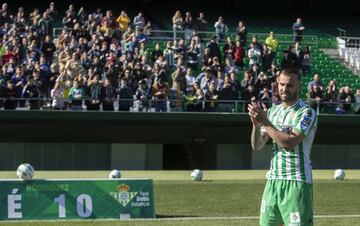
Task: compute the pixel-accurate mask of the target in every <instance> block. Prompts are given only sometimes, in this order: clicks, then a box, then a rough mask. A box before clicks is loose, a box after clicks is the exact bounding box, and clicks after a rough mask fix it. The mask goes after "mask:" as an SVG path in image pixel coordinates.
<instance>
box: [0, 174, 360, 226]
mask: <svg viewBox="0 0 360 226" xmlns="http://www.w3.org/2000/svg"><path fill="white" fill-rule="evenodd" d="M333 172H334V171H333V170H314V185H313V187H314V211H315V224H314V225H321V226H325V225H326V226H328V225H329V226H332V225H342V226H346V225H360V170H346V179H345V180H344V181H337V180H335V179H333ZM108 173H109V172H108V171H36V172H35V177H34V178H38V179H43V178H48V179H50V178H107V176H108ZM265 173H266V171H265V170H236V171H235V170H233V171H204V180H203V181H201V182H193V181H191V179H190V171H123V172H122V177H124V178H152V179H153V180H154V195H155V211H156V215H157V219H155V220H128V221H123V220H122V221H119V220H111V221H108V220H96V221H94V220H92V221H90V220H84V221H39V222H24V221H23V222H0V224H1V225H29V226H32V225H33V226H40V225H41V226H45V225H46V226H48V225H49V226H53V225H54V226H55V225H56V226H60V225H61V226H70V225H71V226H73V225H74V226H76V225H79V226H80V225H81V226H82V225H86V226H89V225H91V226H93V225H103V226H105V225H126V226H127V225H145V226H155V225H160V226H162V225H175V226H177V225H195V226H198V225H246V226H252V225H258V221H259V220H258V219H257V217H258V215H259V208H260V198H261V194H262V191H263V188H264V185H265V183H266V180H265ZM15 177H16V175H15V171H11V172H9V171H3V172H0V178H1V179H13V178H15ZM244 217H249V218H244Z"/></svg>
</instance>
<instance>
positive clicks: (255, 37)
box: [249, 36, 263, 54]
mask: <svg viewBox="0 0 360 226" xmlns="http://www.w3.org/2000/svg"><path fill="white" fill-rule="evenodd" d="M251 43H252V44H254V46H255V48H256V49H259V50H260V53H261V54H262V52H263V46H262V44H261V43H260V42H259V41H258V39H257V36H253V37H252V39H251ZM251 43H250V45H249V49H250V48H251Z"/></svg>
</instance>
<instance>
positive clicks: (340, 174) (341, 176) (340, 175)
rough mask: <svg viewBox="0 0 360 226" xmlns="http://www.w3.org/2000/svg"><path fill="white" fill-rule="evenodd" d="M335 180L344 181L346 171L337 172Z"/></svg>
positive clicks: (339, 170) (338, 170)
mask: <svg viewBox="0 0 360 226" xmlns="http://www.w3.org/2000/svg"><path fill="white" fill-rule="evenodd" d="M334 178H335V179H336V180H344V179H345V171H344V170H342V169H337V170H335V173H334Z"/></svg>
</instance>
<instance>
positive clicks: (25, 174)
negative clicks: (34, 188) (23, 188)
mask: <svg viewBox="0 0 360 226" xmlns="http://www.w3.org/2000/svg"><path fill="white" fill-rule="evenodd" d="M16 176H17V177H18V178H19V179H22V180H31V179H32V178H33V176H34V167H32V165H30V164H29V163H23V164H21V165H19V166H18V168H17V170H16Z"/></svg>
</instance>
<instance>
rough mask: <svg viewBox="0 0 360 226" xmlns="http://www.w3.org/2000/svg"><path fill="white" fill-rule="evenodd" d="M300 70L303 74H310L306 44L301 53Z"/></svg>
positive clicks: (309, 57) (309, 55)
mask: <svg viewBox="0 0 360 226" xmlns="http://www.w3.org/2000/svg"><path fill="white" fill-rule="evenodd" d="M301 70H302V72H303V74H311V54H310V50H309V47H308V46H306V47H305V48H304V51H303V54H302V60H301Z"/></svg>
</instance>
